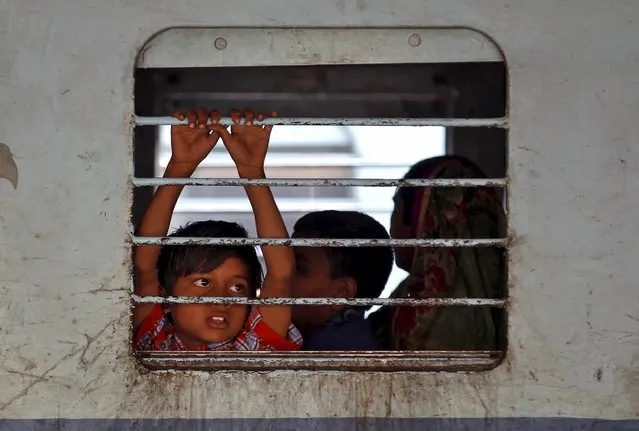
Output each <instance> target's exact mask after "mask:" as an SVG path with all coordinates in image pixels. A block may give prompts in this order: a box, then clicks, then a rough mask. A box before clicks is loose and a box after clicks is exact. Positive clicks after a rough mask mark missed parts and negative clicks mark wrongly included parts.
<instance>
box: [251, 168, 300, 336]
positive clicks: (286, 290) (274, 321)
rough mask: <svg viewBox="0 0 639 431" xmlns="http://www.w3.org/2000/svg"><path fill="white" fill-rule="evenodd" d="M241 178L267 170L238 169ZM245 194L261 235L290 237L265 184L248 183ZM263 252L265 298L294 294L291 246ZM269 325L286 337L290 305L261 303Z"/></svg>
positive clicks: (261, 175) (271, 247)
mask: <svg viewBox="0 0 639 431" xmlns="http://www.w3.org/2000/svg"><path fill="white" fill-rule="evenodd" d="M239 174H240V177H242V178H265V175H264V171H263V170H262V171H259V172H255V171H254V172H250V171H249V172H246V171H239ZM245 190H246V195H247V196H248V199H249V201H250V203H251V207H252V208H253V214H254V217H255V225H256V227H257V236H258V237H260V238H288V232H287V230H286V225H285V224H284V220H283V219H282V215H281V214H280V211H279V209H278V208H277V205H276V203H275V199H274V198H273V193H272V192H271V189H270V188H269V187H266V186H247V187H245ZM261 248H262V254H263V255H264V260H265V261H266V277H265V278H264V283H263V284H262V289H261V291H260V292H261V294H260V296H261V297H262V298H273V297H275V298H286V297H288V296H290V294H291V281H292V279H293V275H294V272H295V255H294V254H293V249H292V248H291V247H288V246H277V245H263V246H262V247H261ZM258 307H259V310H260V314H261V315H262V317H263V319H264V321H265V322H266V324H267V325H268V326H269V327H270V328H271V329H273V330H274V331H275V332H277V333H278V334H280V335H281V336H283V337H285V336H286V334H287V333H288V328H289V326H290V324H291V307H290V306H289V305H260V306H258Z"/></svg>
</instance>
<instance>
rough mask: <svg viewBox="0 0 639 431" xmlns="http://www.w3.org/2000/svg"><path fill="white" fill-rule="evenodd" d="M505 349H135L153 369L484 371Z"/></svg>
mask: <svg viewBox="0 0 639 431" xmlns="http://www.w3.org/2000/svg"><path fill="white" fill-rule="evenodd" d="M503 357H504V352H501V351H496V350H491V351H376V352H362V351H358V352H349V351H337V352H336V351H331V352H315V351H302V352H291V353H288V352H287V353H284V352H277V351H274V352H265V351H255V352H219V351H208V352H202V351H197V352H151V351H138V352H136V358H137V360H138V361H139V362H140V363H141V364H142V365H143V366H145V367H147V368H149V369H152V370H180V371H186V370H192V371H218V370H242V371H274V370H308V371H322V370H330V371H382V372H396V371H430V372H434V371H451V372H459V371H487V370H490V369H492V368H495V367H496V366H497V365H499V363H500V362H501V360H502V359H503Z"/></svg>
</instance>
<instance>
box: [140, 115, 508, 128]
mask: <svg viewBox="0 0 639 431" xmlns="http://www.w3.org/2000/svg"><path fill="white" fill-rule="evenodd" d="M133 124H135V125H137V126H175V125H180V124H188V121H187V120H183V121H180V120H178V119H176V118H174V117H139V116H137V115H134V116H133ZM220 124H225V125H226V124H228V125H231V124H232V120H231V118H229V117H223V118H221V119H220ZM255 124H262V125H281V126H310V125H314V126H440V127H500V128H506V127H508V122H507V120H506V119H505V118H312V117H307V118H301V117H300V118H293V117H281V118H268V119H266V120H264V121H259V122H258V121H255Z"/></svg>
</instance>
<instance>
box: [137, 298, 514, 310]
mask: <svg viewBox="0 0 639 431" xmlns="http://www.w3.org/2000/svg"><path fill="white" fill-rule="evenodd" d="M131 299H132V300H133V302H135V303H138V304H246V305H350V306H362V307H363V306H373V305H392V306H409V307H451V306H456V307H461V306H464V307H496V308H504V307H506V304H507V303H508V300H506V299H486V298H426V299H414V298H237V297H214V296H169V297H163V296H139V295H131Z"/></svg>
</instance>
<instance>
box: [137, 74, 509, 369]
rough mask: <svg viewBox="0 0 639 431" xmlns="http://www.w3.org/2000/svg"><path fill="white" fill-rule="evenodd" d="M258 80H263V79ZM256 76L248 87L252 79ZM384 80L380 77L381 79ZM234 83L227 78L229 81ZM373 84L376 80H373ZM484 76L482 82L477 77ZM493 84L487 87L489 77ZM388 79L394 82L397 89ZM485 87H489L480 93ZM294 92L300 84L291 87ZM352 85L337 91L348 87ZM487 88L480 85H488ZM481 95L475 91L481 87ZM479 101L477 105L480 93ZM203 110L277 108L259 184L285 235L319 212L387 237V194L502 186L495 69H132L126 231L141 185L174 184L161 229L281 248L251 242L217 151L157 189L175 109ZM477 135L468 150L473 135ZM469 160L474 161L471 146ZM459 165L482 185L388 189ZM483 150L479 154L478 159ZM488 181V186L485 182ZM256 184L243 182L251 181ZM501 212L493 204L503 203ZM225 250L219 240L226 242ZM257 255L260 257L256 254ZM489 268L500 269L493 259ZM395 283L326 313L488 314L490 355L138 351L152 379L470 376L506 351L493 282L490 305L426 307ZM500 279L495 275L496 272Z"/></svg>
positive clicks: (141, 197)
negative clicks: (443, 163)
mask: <svg viewBox="0 0 639 431" xmlns="http://www.w3.org/2000/svg"><path fill="white" fill-rule="evenodd" d="M265 72H266V73H265ZM258 75H259V76H268V77H269V78H268V79H261V80H260V81H258V82H260V84H259V85H260V86H261V87H259V88H258V87H256V84H252V86H251V85H248V86H246V83H251V82H252V83H254V82H256V81H255V80H252V77H255V76H258ZM389 76H390V77H395V79H388V78H386V77H389ZM231 77H233V79H231ZM382 77H383V79H382ZM489 77H490V78H491V79H492V80H490V81H489V79H488V78H489ZM495 77H497V79H495ZM398 78H399V79H398ZM486 82H489V84H490V85H487V86H486V85H485V84H486ZM300 83H301V84H300ZM349 85H350V86H356V87H357V88H345V87H348V86H349ZM491 86H492V88H491ZM486 87H488V90H487V89H486ZM488 92H492V94H491V95H490V96H487V95H486V93H488ZM199 106H205V107H207V108H209V109H217V110H219V111H221V112H225V111H228V110H229V109H231V108H240V109H241V108H242V107H244V106H251V107H253V109H254V110H255V111H256V112H257V111H260V110H265V111H270V110H273V109H274V110H277V111H278V113H279V114H280V115H283V117H280V118H278V119H276V120H274V121H273V122H272V123H273V124H277V126H275V128H274V129H273V134H272V137H271V143H270V149H269V153H268V155H267V159H266V173H267V178H268V179H267V180H265V181H262V183H264V184H269V185H270V186H271V187H272V190H273V193H274V196H275V199H276V201H277V204H278V207H279V209H280V211H281V212H282V215H283V218H284V220H285V223H286V225H287V228H288V230H289V233H291V232H292V230H293V225H294V223H295V221H296V220H298V219H299V218H300V217H301V216H302V215H304V214H305V213H308V212H311V211H318V210H324V209H347V210H356V211H362V212H364V213H367V214H369V215H371V216H372V217H373V218H374V219H376V220H377V221H379V222H380V223H381V224H382V225H383V226H384V228H386V229H387V230H389V229H390V215H391V212H392V211H393V206H394V204H393V196H394V195H395V193H396V189H397V186H405V187H414V188H415V189H419V190H421V189H422V188H423V187H425V186H428V187H431V188H437V187H442V188H447V189H453V186H457V187H460V186H463V187H466V188H465V189H464V190H471V189H475V188H477V187H479V186H487V187H496V188H498V190H499V189H503V190H504V194H505V188H504V187H505V186H506V185H507V181H506V179H505V178H504V177H505V169H506V166H505V165H506V160H505V159H506V157H505V148H506V147H505V142H506V133H505V129H506V126H507V121H506V109H505V106H506V104H505V67H504V64H503V63H461V64H460V63H454V64H453V63H451V64H435V65H433V64H425V65H421V64H417V65H416V64H411V65H403V64H394V65H362V66H312V67H268V68H264V67H242V68H230V67H227V68H211V69H209V68H192V69H187V68H184V69H139V70H138V71H137V72H136V117H135V119H134V121H135V124H136V126H137V127H136V134H135V143H134V150H135V163H134V164H135V178H134V179H133V184H134V186H135V187H136V188H135V193H134V207H133V212H132V217H133V219H132V223H133V226H134V227H135V226H136V225H137V223H138V222H139V218H140V215H141V214H142V212H143V211H144V207H145V206H146V205H147V204H148V201H149V198H150V196H152V193H153V189H154V187H156V186H158V185H162V184H167V183H173V184H185V185H186V187H185V188H184V191H183V192H182V195H181V197H180V200H179V201H178V205H177V206H176V209H175V212H174V214H173V218H172V221H171V231H172V230H173V229H175V228H176V227H178V226H181V225H184V224H185V223H186V222H190V221H197V220H205V219H211V218H214V219H223V220H230V221H236V222H238V223H240V224H242V225H243V226H245V227H246V228H247V230H248V231H249V236H251V237H253V238H251V239H249V240H244V241H242V243H244V244H254V245H259V244H262V243H266V242H269V243H273V244H278V243H280V244H283V243H289V242H291V241H289V240H266V239H257V238H255V237H256V233H255V228H254V221H253V216H252V212H251V209H250V206H249V204H248V200H247V198H246V195H245V193H244V190H243V187H242V185H244V184H247V183H248V182H247V180H240V179H239V178H238V177H237V173H236V172H235V167H234V165H233V163H232V161H231V159H230V157H229V155H228V153H227V152H226V150H225V148H224V146H223V145H221V144H218V145H217V146H216V147H215V149H214V150H213V151H212V152H211V154H209V156H208V157H207V158H206V160H205V161H204V162H203V163H202V164H201V165H200V167H199V168H198V169H197V171H196V172H195V173H194V175H193V176H192V177H191V178H189V179H180V180H178V179H170V180H167V179H162V178H161V177H162V174H163V172H164V169H165V167H166V164H167V161H168V158H169V157H170V125H171V124H175V123H176V121H175V120H174V119H172V118H170V117H167V115H168V114H169V113H171V112H173V111H175V110H184V111H185V110H186V109H188V108H197V107H199ZM485 131H490V132H489V133H491V134H492V135H491V136H490V138H491V139H490V140H489V139H479V141H481V142H473V139H472V137H473V135H475V136H480V137H482V136H483V134H484V133H485ZM480 147H482V150H479V151H478V148H480ZM445 154H448V155H453V154H459V155H463V156H466V157H468V158H469V159H471V160H472V161H474V162H475V163H477V164H478V165H480V167H481V168H482V169H483V170H484V172H490V173H491V174H493V175H489V179H484V178H465V179H454V178H452V179H451V178H431V179H413V180H399V178H401V177H402V176H403V175H404V174H405V173H406V171H407V170H408V169H409V168H410V167H411V166H412V165H413V163H415V162H417V161H419V160H422V159H427V158H432V157H436V156H440V155H445ZM482 154H489V157H483V158H482V157H481V155H482ZM491 177H492V178H491ZM259 182H260V181H254V183H259ZM504 207H505V199H504ZM502 228H503V229H502V233H503V235H501V236H499V235H497V234H495V235H492V236H493V237H482V238H476V237H475V238H462V239H455V238H429V239H423V238H414V239H409V240H399V239H394V240H391V241H388V242H387V243H386V244H390V245H393V246H427V247H442V246H443V247H450V248H451V249H456V248H460V247H470V248H485V247H496V248H500V249H501V248H503V247H504V246H505V245H506V238H505V228H506V226H502ZM159 241H162V243H164V244H194V243H199V244H212V243H216V244H222V243H228V244H234V243H237V242H238V241H237V240H233V239H228V240H220V239H216V240H211V239H202V238H192V239H183V238H168V239H166V238H162V239H160V238H145V237H136V236H135V235H134V237H133V242H134V244H135V245H136V246H141V245H144V244H154V243H155V244H157V243H158V242H159ZM225 241H226V242H225ZM292 243H293V245H308V246H334V247H346V246H357V247H364V246H379V244H377V241H370V240H368V241H367V240H356V239H351V240H331V239H306V240H301V239H296V240H293V241H292ZM260 257H261V256H260ZM501 259H502V262H501V264H500V265H501V266H500V268H503V270H504V271H505V264H506V263H505V262H506V260H505V254H503V255H502V257H501ZM406 275H407V273H406V272H405V271H403V270H402V269H400V268H398V267H397V266H396V265H394V266H393V272H392V273H391V276H390V277H389V280H388V283H387V284H386V287H385V289H384V291H383V292H382V294H381V295H380V297H379V298H375V299H369V298H358V299H335V298H333V302H332V303H334V304H343V305H354V306H357V305H366V306H371V305H372V306H373V307H372V308H371V309H370V310H368V311H367V315H370V314H371V312H375V311H378V310H379V308H380V307H381V306H395V307H397V306H403V307H407V308H410V307H415V306H416V305H421V306H429V307H430V306H432V307H449V308H455V307H457V308H463V307H473V306H479V307H481V308H483V307H493V308H491V309H492V310H493V311H494V312H493V315H494V318H495V322H496V326H497V327H498V334H497V335H496V347H495V348H494V349H491V350H490V351H455V350H449V351H446V350H419V351H411V352H406V351H401V352H398V351H378V352H365V353H361V352H337V353H336V352H295V353H285V352H249V353H246V352H224V353H221V352H203V353H193V352H179V353H176V352H170V353H169V352H139V353H138V358H139V359H140V360H141V362H142V363H143V364H144V365H145V366H147V367H149V368H153V369H161V368H177V369H209V370H210V369H220V368H222V369H225V368H232V369H278V368H304V369H342V370H348V369H352V370H363V369H369V370H401V369H410V370H419V369H421V370H480V369H489V368H492V367H494V366H496V364H497V363H498V362H499V360H500V358H501V357H502V356H503V352H504V349H505V345H506V343H505V329H504V328H505V314H504V310H505V306H506V303H507V295H506V289H505V283H504V286H503V287H502V288H501V290H500V292H498V295H496V296H495V297H492V298H481V297H479V296H477V297H472V298H455V297H446V296H445V295H444V297H432V298H420V299H413V298H403V299H389V298H388V297H389V295H390V294H391V293H392V292H393V291H395V290H396V288H397V285H398V284H399V283H400V282H401V281H402V280H403V279H404V278H405V277H406ZM504 281H505V276H504ZM133 300H134V302H136V303H158V302H164V303H180V302H181V303H193V302H205V303H207V302H225V303H237V302H238V299H237V298H236V299H230V298H225V299H220V298H153V297H137V296H136V295H133ZM322 301H325V300H323V299H321V298H312V299H289V298H269V299H268V300H265V299H263V298H262V299H259V298H256V299H250V300H247V299H242V300H240V302H242V303H245V304H246V303H248V304H258V303H270V304H290V303H298V304H299V303H304V304H319V303H322Z"/></svg>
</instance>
